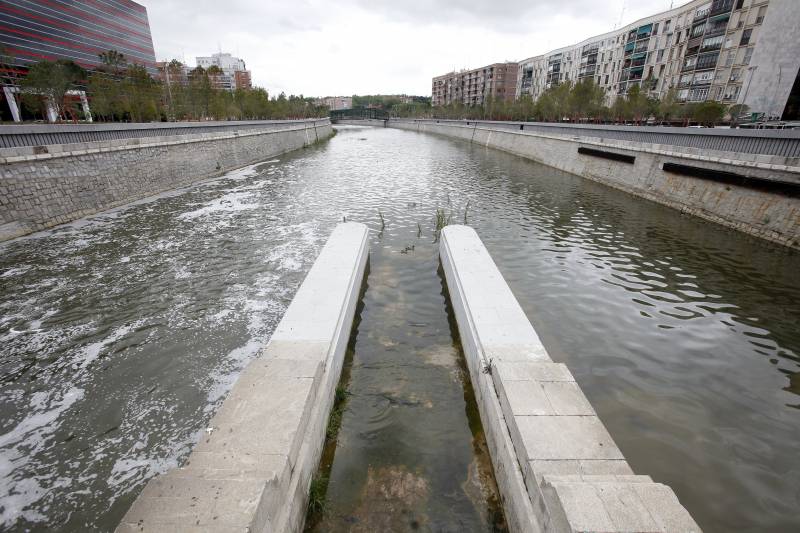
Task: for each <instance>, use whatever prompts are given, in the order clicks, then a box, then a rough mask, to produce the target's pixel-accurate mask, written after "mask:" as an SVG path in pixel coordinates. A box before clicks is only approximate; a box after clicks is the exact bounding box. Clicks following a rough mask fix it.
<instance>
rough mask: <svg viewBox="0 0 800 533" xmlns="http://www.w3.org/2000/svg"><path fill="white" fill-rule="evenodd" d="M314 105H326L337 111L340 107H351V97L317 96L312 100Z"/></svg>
mask: <svg viewBox="0 0 800 533" xmlns="http://www.w3.org/2000/svg"><path fill="white" fill-rule="evenodd" d="M314 105H319V106H327V107H328V108H329V109H330V110H331V111H338V110H340V109H352V107H353V97H352V96H326V97H324V98H317V99H316V100H314Z"/></svg>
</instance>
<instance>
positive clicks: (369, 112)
mask: <svg viewBox="0 0 800 533" xmlns="http://www.w3.org/2000/svg"><path fill="white" fill-rule="evenodd" d="M330 118H331V120H333V121H336V120H359V119H372V120H386V119H388V118H389V113H387V112H386V111H384V110H383V109H373V108H369V107H354V108H352V109H336V110H333V111H331V112H330Z"/></svg>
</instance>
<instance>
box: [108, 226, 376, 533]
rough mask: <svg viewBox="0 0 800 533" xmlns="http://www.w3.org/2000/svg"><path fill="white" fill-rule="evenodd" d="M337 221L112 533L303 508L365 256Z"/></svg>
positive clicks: (292, 520) (290, 514) (288, 514)
mask: <svg viewBox="0 0 800 533" xmlns="http://www.w3.org/2000/svg"><path fill="white" fill-rule="evenodd" d="M368 233H369V230H368V229H367V227H366V226H365V225H363V224H359V223H355V222H348V223H344V224H339V225H338V226H337V227H336V229H335V230H334V231H333V234H332V235H331V237H330V238H329V239H328V242H327V244H326V245H325V247H324V248H323V249H322V252H321V253H320V255H319V257H318V258H317V260H316V262H315V263H314V265H313V267H312V268H311V271H310V272H309V273H308V276H307V277H306V279H305V281H303V284H302V285H301V286H300V289H299V290H298V291H297V294H296V295H295V297H294V299H293V300H292V303H291V304H290V305H289V308H288V309H287V311H286V314H285V315H284V316H283V319H282V320H281V322H280V323H279V324H278V326H277V328H276V329H275V332H274V333H273V334H272V338H271V339H270V341H269V344H268V345H267V346H266V348H265V349H264V350H263V351H262V353H261V354H260V355H259V356H258V358H257V359H256V360H254V361H253V362H252V363H250V365H249V366H248V367H247V368H246V369H245V371H244V372H243V373H242V375H241V376H240V377H239V379H238V381H237V382H236V384H235V385H234V387H233V390H232V391H231V392H230V394H229V395H228V397H227V398H226V399H225V402H224V403H223V405H222V407H221V408H220V409H219V411H218V412H217V413H216V415H215V416H214V418H213V419H212V420H211V422H210V423H209V429H208V431H207V432H206V433H205V434H204V435H203V437H202V439H201V442H200V443H199V444H197V446H196V447H195V448H194V450H193V451H192V453H191V455H190V456H189V459H188V460H187V461H186V464H185V465H184V466H183V467H181V468H177V469H174V470H171V471H169V472H167V473H166V474H164V475H161V476H158V477H157V478H155V479H152V480H151V481H150V482H149V483H148V484H147V486H146V487H145V488H144V490H143V491H142V493H141V494H140V495H139V497H138V498H137V500H136V501H135V502H134V504H133V506H132V507H131V508H130V510H129V511H128V513H127V514H126V515H125V517H124V518H123V520H122V522H121V523H120V525H119V527H118V528H117V531H118V532H120V533H123V532H134V531H136V532H141V531H145V532H147V531H150V532H154V531H158V532H172V531H193V532H209V533H210V532H237V533H241V532H244V531H249V532H251V533H262V532H263V533H266V532H275V533H278V532H280V533H283V532H295V531H300V530H301V529H302V527H303V522H304V519H305V515H306V506H307V502H308V491H309V486H310V483H311V478H312V476H313V474H314V472H316V470H317V467H318V465H319V461H320V456H321V454H322V446H323V444H324V440H325V429H326V426H327V424H328V416H329V415H330V410H331V407H332V405H333V399H334V392H335V389H336V385H337V383H338V382H339V377H340V374H341V370H342V364H343V362H344V355H345V350H346V347H347V343H348V339H349V336H350V330H351V328H352V325H353V319H354V317H355V310H356V304H357V300H358V297H359V293H360V289H361V286H362V282H363V276H364V270H365V266H366V263H367V258H368V240H367V238H368Z"/></svg>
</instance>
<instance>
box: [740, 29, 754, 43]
mask: <svg viewBox="0 0 800 533" xmlns="http://www.w3.org/2000/svg"><path fill="white" fill-rule="evenodd" d="M751 35H753V28H748V29H746V30H744V31H743V32H742V40H741V41H739V46H747V45H748V44H750V36H751Z"/></svg>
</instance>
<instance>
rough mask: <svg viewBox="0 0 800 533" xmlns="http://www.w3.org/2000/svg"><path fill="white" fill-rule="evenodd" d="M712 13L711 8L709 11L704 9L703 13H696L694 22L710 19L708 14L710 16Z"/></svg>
mask: <svg viewBox="0 0 800 533" xmlns="http://www.w3.org/2000/svg"><path fill="white" fill-rule="evenodd" d="M710 12H711V9H710V8H709V9H703V10H701V11H698V12H697V13H695V15H694V20H702V19H704V18H708V14H709V13H710Z"/></svg>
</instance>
